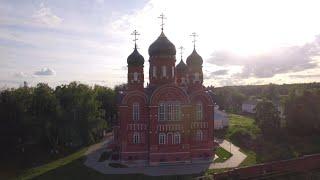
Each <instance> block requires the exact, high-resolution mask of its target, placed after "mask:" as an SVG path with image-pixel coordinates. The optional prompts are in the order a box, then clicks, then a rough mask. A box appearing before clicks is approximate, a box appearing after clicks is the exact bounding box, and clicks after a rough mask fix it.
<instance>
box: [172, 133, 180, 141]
mask: <svg viewBox="0 0 320 180" xmlns="http://www.w3.org/2000/svg"><path fill="white" fill-rule="evenodd" d="M172 142H173V144H180V142H181V136H180V133H179V132H176V133H174V136H173V141H172Z"/></svg>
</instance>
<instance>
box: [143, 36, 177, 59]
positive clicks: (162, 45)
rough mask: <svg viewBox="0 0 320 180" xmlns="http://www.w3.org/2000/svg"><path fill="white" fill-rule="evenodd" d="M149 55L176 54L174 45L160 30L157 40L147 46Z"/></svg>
mask: <svg viewBox="0 0 320 180" xmlns="http://www.w3.org/2000/svg"><path fill="white" fill-rule="evenodd" d="M148 51H149V55H150V56H174V55H176V47H175V46H174V44H172V42H170V41H169V40H168V38H167V37H166V36H165V35H164V33H163V32H161V34H160V36H159V37H158V39H157V40H155V41H154V42H153V43H152V44H151V45H150V47H149V50H148Z"/></svg>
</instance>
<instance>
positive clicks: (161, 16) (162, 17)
mask: <svg viewBox="0 0 320 180" xmlns="http://www.w3.org/2000/svg"><path fill="white" fill-rule="evenodd" d="M158 18H160V19H161V24H160V26H161V31H163V26H164V22H163V20H164V19H167V18H166V17H165V16H164V14H163V13H161V14H160V16H159V17H158Z"/></svg>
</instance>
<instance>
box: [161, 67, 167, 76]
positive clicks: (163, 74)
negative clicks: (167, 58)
mask: <svg viewBox="0 0 320 180" xmlns="http://www.w3.org/2000/svg"><path fill="white" fill-rule="evenodd" d="M166 76H167V67H166V66H162V77H166Z"/></svg>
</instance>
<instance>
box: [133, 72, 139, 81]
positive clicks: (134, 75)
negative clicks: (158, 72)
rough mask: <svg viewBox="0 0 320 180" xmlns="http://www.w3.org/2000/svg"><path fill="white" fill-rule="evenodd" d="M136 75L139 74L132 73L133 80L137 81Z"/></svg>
mask: <svg viewBox="0 0 320 180" xmlns="http://www.w3.org/2000/svg"><path fill="white" fill-rule="evenodd" d="M138 75H139V74H138V73H137V72H134V73H133V80H134V81H138Z"/></svg>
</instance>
